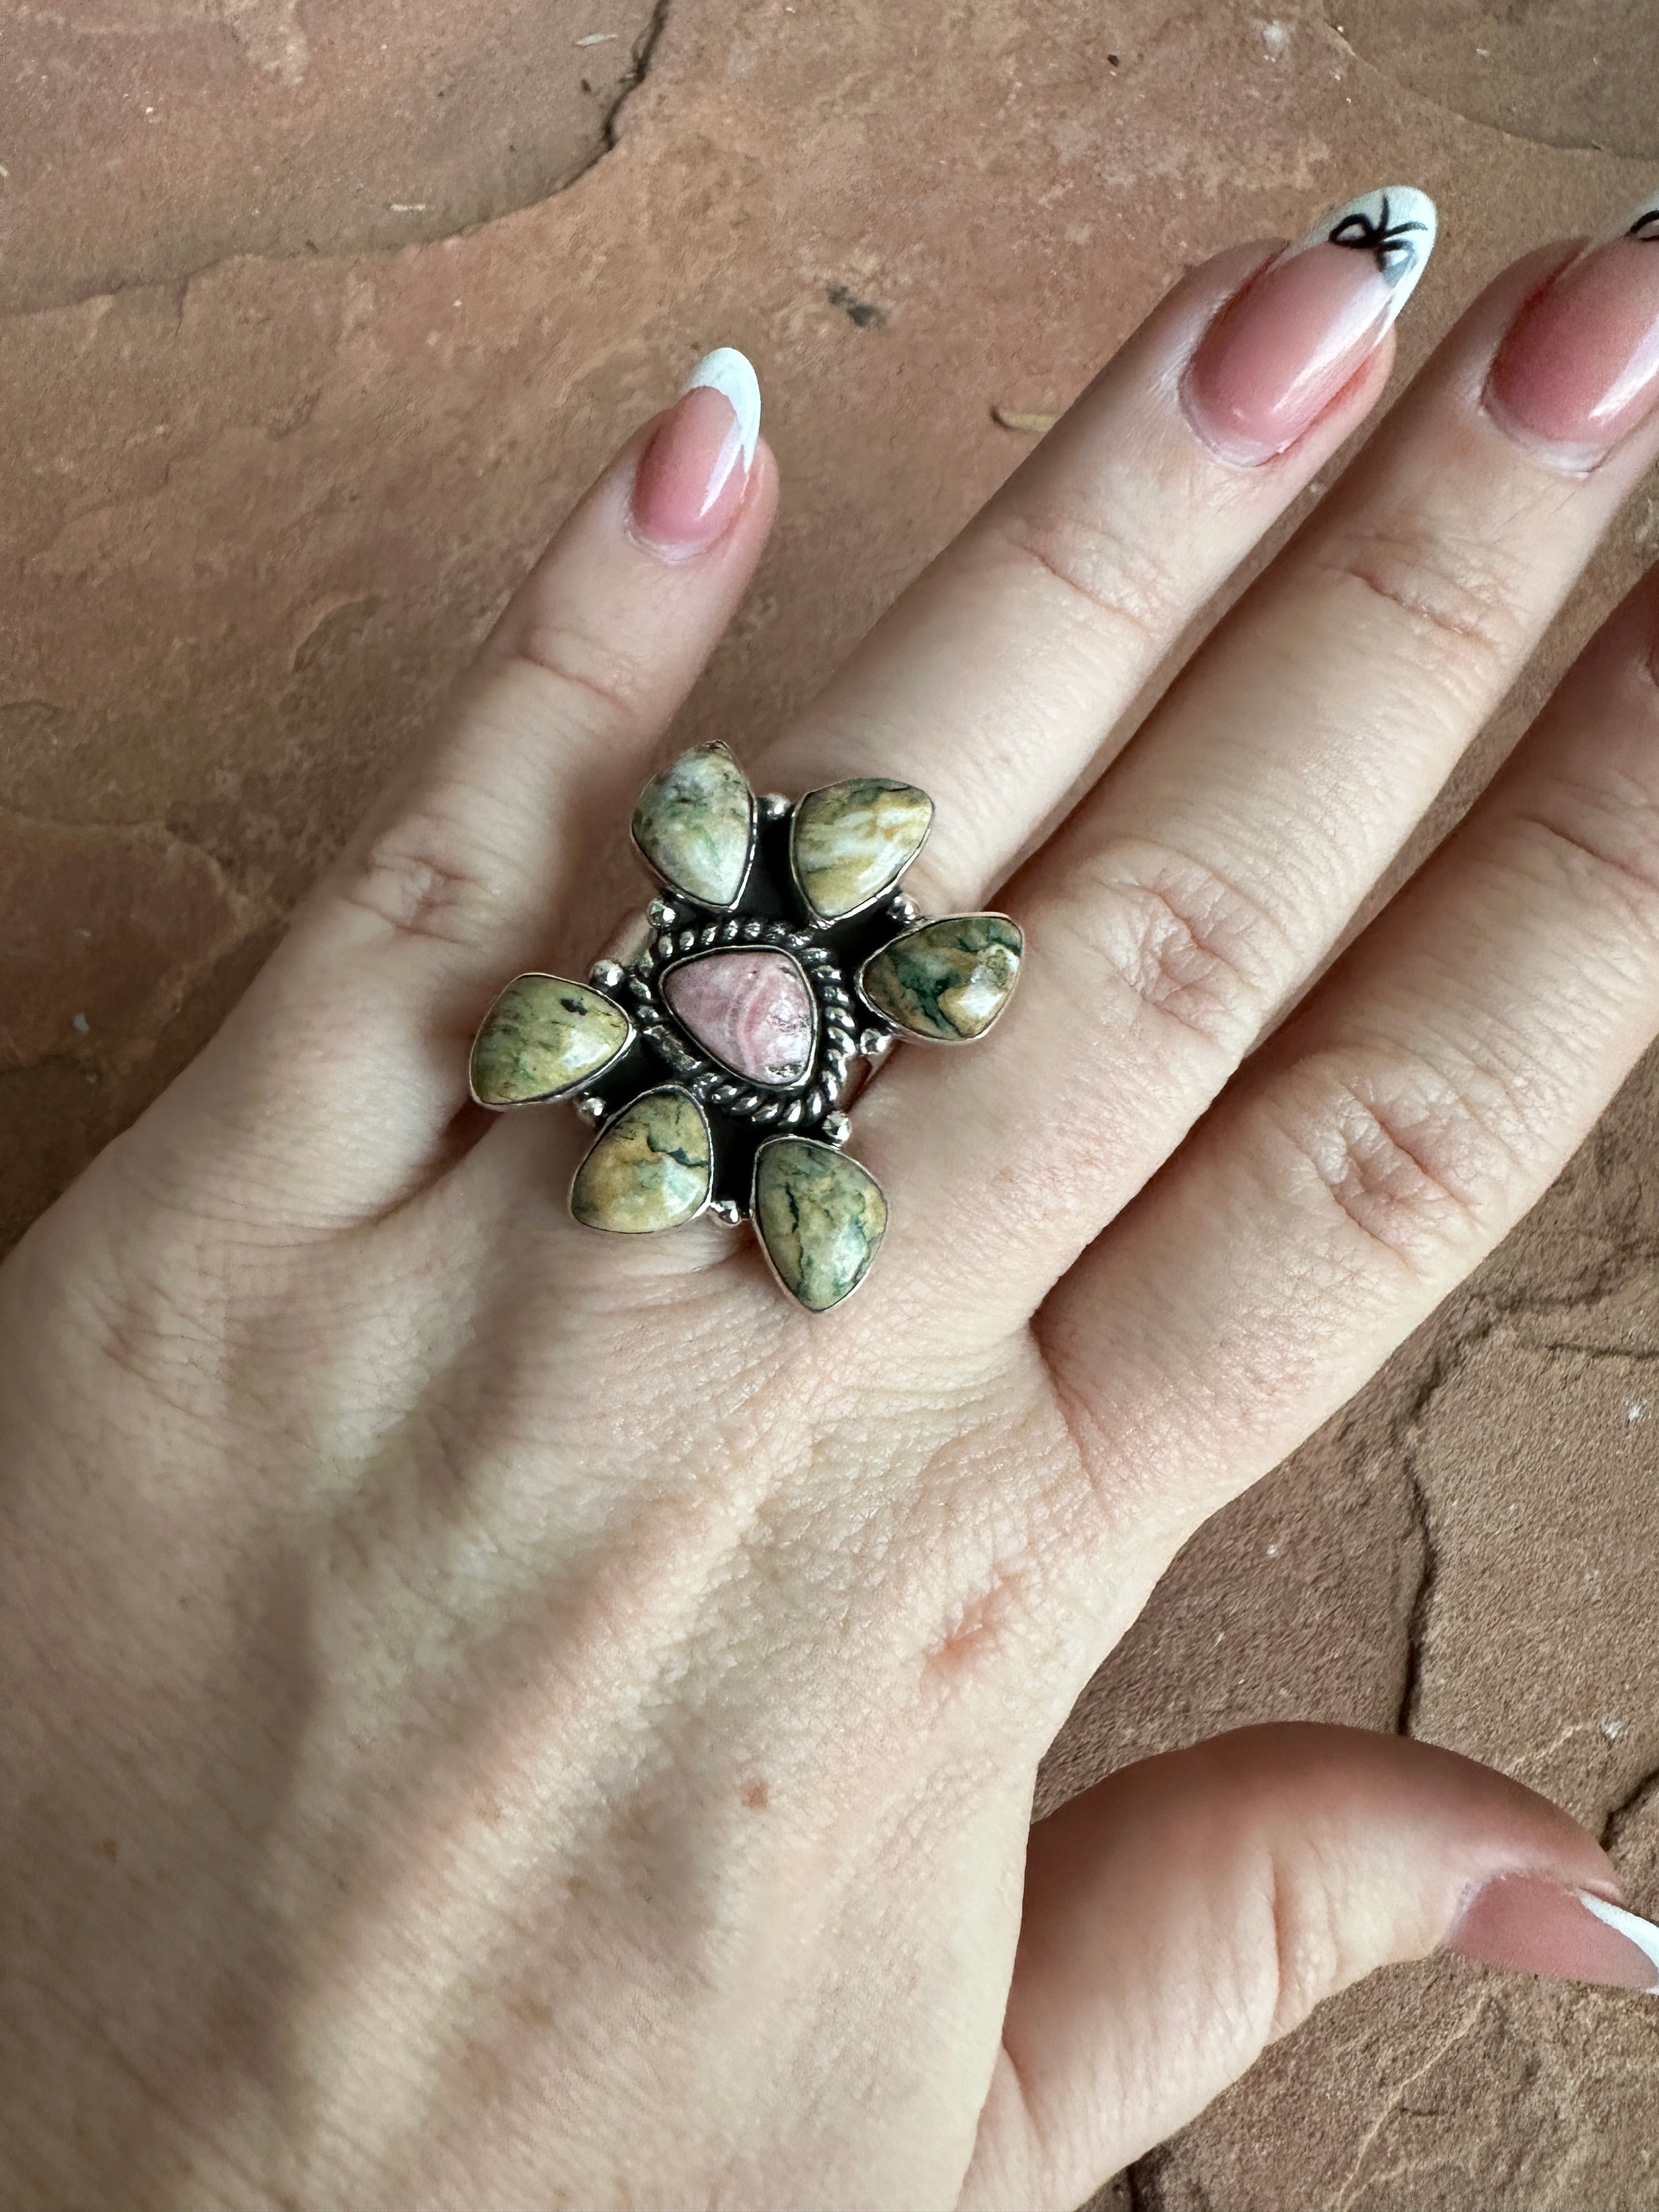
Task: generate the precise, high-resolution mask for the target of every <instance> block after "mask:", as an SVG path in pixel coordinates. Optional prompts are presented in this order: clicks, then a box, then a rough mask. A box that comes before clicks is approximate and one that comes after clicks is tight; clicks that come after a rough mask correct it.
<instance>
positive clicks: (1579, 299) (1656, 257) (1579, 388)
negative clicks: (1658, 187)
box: [1486, 197, 1659, 469]
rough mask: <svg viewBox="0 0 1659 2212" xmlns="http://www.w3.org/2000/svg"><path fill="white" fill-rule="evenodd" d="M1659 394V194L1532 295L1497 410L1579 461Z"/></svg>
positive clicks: (1500, 366) (1510, 351)
mask: <svg viewBox="0 0 1659 2212" xmlns="http://www.w3.org/2000/svg"><path fill="white" fill-rule="evenodd" d="M1656 404H1659V197H1654V198H1651V199H1649V200H1647V201H1645V202H1644V204H1643V205H1642V206H1641V208H1640V209H1638V211H1637V214H1636V216H1635V218H1634V220H1633V221H1631V222H1622V223H1620V224H1619V225H1618V227H1617V228H1615V229H1614V230H1613V233H1612V234H1611V235H1610V236H1608V237H1607V238H1603V239H1600V240H1597V241H1596V243H1595V245H1593V246H1587V247H1586V248H1585V250H1584V252H1583V253H1581V254H1580V255H1579V256H1578V258H1577V260H1576V261H1570V262H1569V263H1568V264H1567V265H1566V267H1565V269H1564V270H1562V271H1561V273H1560V275H1559V276H1557V277H1556V278H1555V279H1554V281H1553V283H1551V284H1550V285H1549V286H1548V287H1547V289H1545V290H1544V291H1542V292H1541V293H1540V294H1539V295H1538V296H1537V297H1536V298H1535V299H1534V300H1531V301H1528V304H1527V305H1526V307H1523V308H1522V311H1521V313H1520V314H1519V315H1518V316H1517V317H1516V322H1515V326H1514V328H1513V329H1512V330H1511V331H1510V334H1509V336H1508V337H1506V338H1505V339H1504V343H1503V345H1502V347H1501V348H1500V349H1499V350H1498V359H1497V360H1496V362H1494V363H1493V364H1492V375H1491V377H1490V378H1489V379H1488V380H1487V384H1486V405H1487V409H1488V410H1489V411H1490V412H1491V414H1492V415H1493V416H1495V417H1496V418H1497V420H1498V422H1501V423H1502V424H1503V425H1504V428H1506V429H1508V430H1510V432H1511V433H1512V434H1514V435H1516V436H1518V437H1519V438H1520V439H1521V440H1522V442H1523V443H1525V444H1528V445H1530V446H1533V447H1541V448H1543V449H1544V450H1545V451H1546V452H1547V453H1548V455H1549V457H1550V458H1551V459H1553V460H1555V461H1557V462H1559V464H1560V465H1561V466H1563V467H1565V468H1569V469H1586V468H1592V467H1594V465H1595V463H1596V462H1597V461H1599V460H1600V459H1601V457H1602V456H1603V454H1605V453H1608V452H1609V451H1611V449H1612V448H1613V447H1614V446H1616V445H1617V444H1618V442H1619V441H1620V439H1621V438H1622V437H1624V436H1626V435H1627V434H1628V433H1629V432H1630V431H1632V430H1633V429H1635V428H1636V427H1637V425H1638V423H1639V422H1643V421H1644V420H1645V419H1646V417H1647V416H1649V415H1650V414H1651V413H1652V411H1653V409H1654V407H1655V405H1656Z"/></svg>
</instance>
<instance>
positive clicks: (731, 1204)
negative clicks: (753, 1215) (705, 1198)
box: [708, 1198, 749, 1229]
mask: <svg viewBox="0 0 1659 2212" xmlns="http://www.w3.org/2000/svg"><path fill="white" fill-rule="evenodd" d="M708 1211H709V1212H711V1213H712V1214H713V1215H714V1218H715V1220H716V1221H723V1222H724V1223H725V1224H726V1227H727V1228H728V1229H741V1228H742V1226H743V1225H744V1222H745V1221H746V1220H747V1219H748V1218H749V1217H748V1216H747V1215H746V1214H745V1213H744V1210H743V1208H742V1207H741V1206H739V1205H738V1201H737V1200H736V1199H735V1198H717V1199H715V1200H714V1202H713V1204H712V1205H711V1206H709V1209H708Z"/></svg>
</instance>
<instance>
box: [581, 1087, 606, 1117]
mask: <svg viewBox="0 0 1659 2212" xmlns="http://www.w3.org/2000/svg"><path fill="white" fill-rule="evenodd" d="M576 1111H577V1112H578V1113H579V1114H580V1115H581V1117H582V1119H583V1121H604V1119H605V1101H604V1099H603V1098H600V1097H597V1096H596V1095H595V1094H594V1093H593V1092H592V1091H583V1093H582V1095H581V1097H580V1098H579V1099H578V1100H577V1101H576Z"/></svg>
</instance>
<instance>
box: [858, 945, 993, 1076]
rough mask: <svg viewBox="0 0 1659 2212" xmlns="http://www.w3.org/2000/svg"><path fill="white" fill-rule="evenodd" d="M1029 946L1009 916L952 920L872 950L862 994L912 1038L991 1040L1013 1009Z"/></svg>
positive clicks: (961, 1041)
mask: <svg viewBox="0 0 1659 2212" xmlns="http://www.w3.org/2000/svg"><path fill="white" fill-rule="evenodd" d="M1024 943H1025V940H1024V937H1023V935H1022V934H1021V933H1020V928H1019V925H1018V922H1012V921H1009V919H1008V917H1007V915H1005V914H953V915H946V917H945V920H944V921H927V922H923V923H922V924H921V927H920V928H917V929H911V930H907V931H906V932H905V933H904V934H903V936H902V937H896V938H894V939H893V940H892V942H891V943H890V945H883V946H882V948H881V950H880V951H878V952H872V954H871V956H870V957H869V958H868V959H867V960H866V962H865V963H864V966H863V968H862V969H861V970H860V974H859V988H860V991H862V993H863V994H864V995H865V997H866V999H867V1000H869V1002H870V1004H871V1005H872V1006H873V1007H874V1008H875V1010H876V1012H878V1014H884V1015H885V1016H886V1018H887V1019H888V1020H889V1021H890V1022H894V1023H896V1024H897V1025H898V1027H899V1028H900V1029H902V1030H905V1031H906V1032H907V1033H908V1035H909V1036H917V1037H926V1038H927V1039H929V1040H930V1041H931V1042H933V1043H935V1044H966V1043H968V1042H970V1041H971V1040H972V1039H973V1038H975V1037H978V1036H984V1034H985V1032H986V1030H988V1029H989V1028H990V1026H991V1024H992V1023H993V1022H994V1021H995V1019H996V1018H997V1016H998V1015H999V1014H1000V1012H1002V1010H1003V1008H1004V1007H1005V1006H1006V1005H1007V1003H1008V1000H1009V997H1010V994H1012V990H1013V987H1014V985H1015V984H1016V982H1018V980H1019V962H1020V955H1021V953H1022V951H1024Z"/></svg>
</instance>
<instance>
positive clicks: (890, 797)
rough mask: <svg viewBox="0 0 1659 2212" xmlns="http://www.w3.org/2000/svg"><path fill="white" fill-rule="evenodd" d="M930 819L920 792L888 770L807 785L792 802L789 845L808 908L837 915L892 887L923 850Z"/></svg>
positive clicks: (929, 804) (826, 917) (829, 917)
mask: <svg viewBox="0 0 1659 2212" xmlns="http://www.w3.org/2000/svg"><path fill="white" fill-rule="evenodd" d="M932 825H933V800H932V799H929V797H928V796H927V793H926V792H925V791H918V790H917V789H916V787H915V785H914V784H910V783H892V782H890V781H888V779H887V778H886V777H885V776H881V775H861V776H855V777H854V779H853V780H852V781H851V782H849V783H830V784H826V785H825V786H824V787H823V790H822V791H809V792H808V793H807V794H806V796H805V799H802V800H801V802H800V804H799V806H798V807H796V809H795V818H794V822H793V826H792V827H791V829H790V833H789V836H790V844H789V852H790V860H791V862H792V864H793V867H794V871H795V881H796V882H797V883H798V884H799V886H800V889H801V893H802V896H804V897H805V900H806V902H807V904H808V905H809V906H810V907H811V909H812V911H813V913H814V914H815V915H817V917H818V918H819V920H820V921H840V920H841V919H842V916H843V915H849V914H856V913H857V912H858V910H859V908H860V907H865V906H868V905H869V904H870V902H871V901H872V899H878V898H879V897H880V896H881V895H882V893H883V892H884V890H891V888H892V886H893V885H894V884H896V882H897V881H898V879H899V878H900V877H901V876H902V874H903V873H904V871H905V870H906V869H907V868H908V866H909V865H910V863H911V861H912V860H915V857H916V854H918V853H919V852H921V848H922V844H923V842H924V841H925V839H926V838H927V832H928V830H929V829H930V828H931V827H932Z"/></svg>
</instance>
